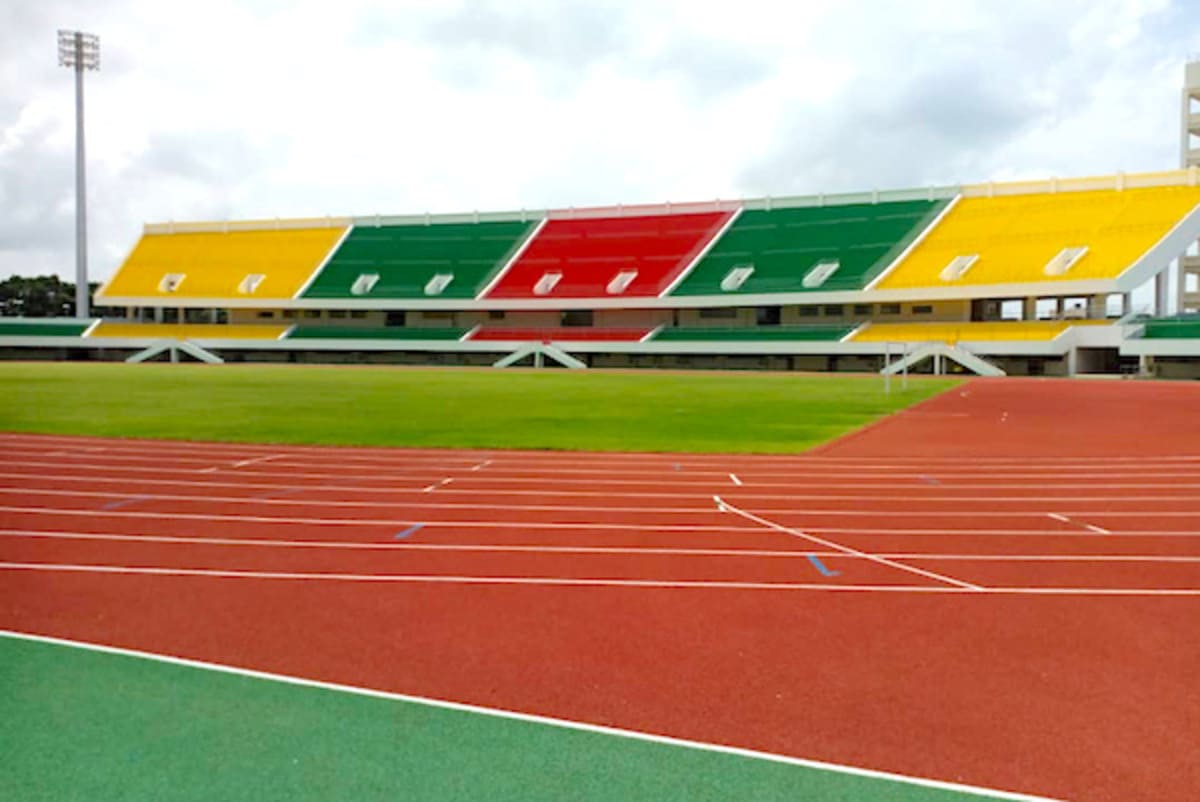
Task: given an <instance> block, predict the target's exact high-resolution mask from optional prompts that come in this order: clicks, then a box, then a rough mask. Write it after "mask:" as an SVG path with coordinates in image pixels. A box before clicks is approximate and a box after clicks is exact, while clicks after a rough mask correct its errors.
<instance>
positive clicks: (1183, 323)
mask: <svg viewBox="0 0 1200 802" xmlns="http://www.w3.org/2000/svg"><path fill="white" fill-rule="evenodd" d="M1141 336H1142V337H1143V338H1145V339H1150V340H1193V339H1196V338H1198V337H1200V315H1182V316H1180V317H1173V318H1158V319H1156V320H1147V321H1146V327H1145V328H1144V329H1143V330H1142V335H1141Z"/></svg>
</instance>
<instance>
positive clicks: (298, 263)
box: [96, 227, 345, 302]
mask: <svg viewBox="0 0 1200 802" xmlns="http://www.w3.org/2000/svg"><path fill="white" fill-rule="evenodd" d="M344 231H345V229H344V228H340V227H327V228H288V229H281V230H249V231H240V230H239V231H228V232H222V231H202V232H182V233H174V234H162V233H153V234H151V233H147V234H143V235H142V238H141V240H139V241H138V244H137V246H136V247H135V248H134V249H133V253H131V254H130V255H129V258H128V259H126V260H125V263H124V264H123V265H122V266H121V268H120V269H119V270H118V271H117V274H116V275H115V276H114V277H113V279H112V281H110V282H109V283H108V285H106V286H105V287H103V288H101V291H100V292H99V293H98V294H97V296H96V299H97V301H99V302H102V301H103V300H104V299H105V298H133V297H137V298H154V299H165V298H213V299H254V300H263V299H283V298H292V297H293V296H295V294H296V293H297V292H298V291H299V290H300V288H301V287H302V286H303V284H304V282H305V281H307V280H308V278H309V277H310V276H311V275H312V273H313V271H314V270H316V268H317V266H318V265H319V264H320V263H321V260H322V259H324V258H325V256H326V254H328V253H329V251H330V250H332V248H333V246H334V244H336V243H337V241H338V239H339V238H340V237H341V236H342V234H343V233H344Z"/></svg>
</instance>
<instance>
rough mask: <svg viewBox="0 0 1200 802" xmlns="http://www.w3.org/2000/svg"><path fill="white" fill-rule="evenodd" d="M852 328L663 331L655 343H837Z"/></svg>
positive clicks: (801, 327) (744, 328)
mask: <svg viewBox="0 0 1200 802" xmlns="http://www.w3.org/2000/svg"><path fill="white" fill-rule="evenodd" d="M853 330H854V328H853V327H852V326H772V327H770V328H766V327H762V326H756V327H752V328H751V327H743V328H699V327H697V328H668V329H660V330H659V331H657V332H655V334H654V336H653V337H651V342H799V341H812V342H837V341H838V340H840V339H842V338H843V337H845V336H846V335H847V334H849V333H850V332H852V331H853Z"/></svg>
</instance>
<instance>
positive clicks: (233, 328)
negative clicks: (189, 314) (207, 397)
mask: <svg viewBox="0 0 1200 802" xmlns="http://www.w3.org/2000/svg"><path fill="white" fill-rule="evenodd" d="M287 330H288V327H287V326H280V325H261V326H260V325H223V324H216V323H114V322H107V321H105V322H102V323H100V324H99V325H98V326H96V328H94V329H92V332H91V334H89V335H88V336H89V337H100V338H118V337H119V338H122V339H139V340H160V339H164V338H171V339H175V340H278V339H279V338H280V337H282V336H283V334H284V332H286V331H287Z"/></svg>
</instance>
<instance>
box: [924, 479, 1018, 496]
mask: <svg viewBox="0 0 1200 802" xmlns="http://www.w3.org/2000/svg"><path fill="white" fill-rule="evenodd" d="M917 478H918V479H920V480H921V481H922V482H924V483H925V484H927V485H940V484H941V482H939V481H938V480H937V479H934V478H933V477H932V476H925V475H921V476H918V477H917ZM921 500H922V501H924V500H925V499H921ZM939 500H940V501H949V500H950V499H949V498H945V499H939ZM989 500H992V499H989ZM1021 500H1022V501H1024V500H1025V499H1024V498H1022V499H1021Z"/></svg>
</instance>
